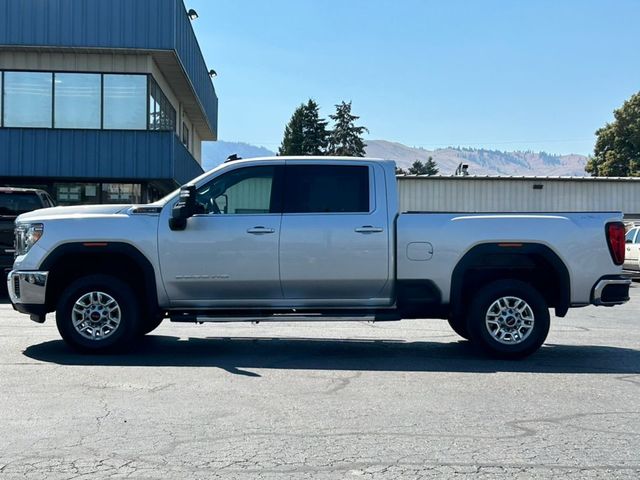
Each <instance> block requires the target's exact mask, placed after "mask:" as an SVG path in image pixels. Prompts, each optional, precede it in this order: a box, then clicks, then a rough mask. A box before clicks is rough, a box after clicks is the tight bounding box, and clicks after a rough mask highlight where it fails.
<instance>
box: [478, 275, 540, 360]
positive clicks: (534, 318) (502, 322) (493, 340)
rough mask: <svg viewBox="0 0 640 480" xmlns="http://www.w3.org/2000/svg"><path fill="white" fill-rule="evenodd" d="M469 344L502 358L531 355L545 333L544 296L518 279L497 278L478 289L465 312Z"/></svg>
mask: <svg viewBox="0 0 640 480" xmlns="http://www.w3.org/2000/svg"><path fill="white" fill-rule="evenodd" d="M467 331H468V332H469V339H470V340H471V342H472V343H474V344H475V345H477V346H478V347H480V348H482V349H483V350H484V351H486V352H487V353H489V354H491V355H494V356H498V357H502V358H522V357H526V356H527V355H531V354H532V353H534V352H535V351H536V350H538V349H539V348H540V346H541V345H542V344H543V343H544V341H545V339H546V338H547V334H548V333H549V308H548V306H547V303H546V301H545V299H544V297H543V296H542V295H541V294H540V293H539V292H538V291H537V290H536V289H535V288H534V287H532V286H531V285H529V284H528V283H525V282H522V281H519V280H499V281H496V282H493V283H490V284H489V285H487V286H486V287H484V288H482V289H481V290H479V291H478V293H477V294H476V295H475V297H474V298H473V300H472V302H471V306H470V308H469V311H468V314H467Z"/></svg>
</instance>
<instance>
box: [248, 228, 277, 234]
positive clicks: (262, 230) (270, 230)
mask: <svg viewBox="0 0 640 480" xmlns="http://www.w3.org/2000/svg"><path fill="white" fill-rule="evenodd" d="M275 231H276V230H275V229H274V228H267V227H261V226H260V227H253V228H248V229H247V233H251V234H253V235H264V234H265V233H275Z"/></svg>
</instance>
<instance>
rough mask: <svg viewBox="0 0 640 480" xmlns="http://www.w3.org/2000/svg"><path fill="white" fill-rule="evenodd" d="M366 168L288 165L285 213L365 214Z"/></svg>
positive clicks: (368, 203)
mask: <svg viewBox="0 0 640 480" xmlns="http://www.w3.org/2000/svg"><path fill="white" fill-rule="evenodd" d="M370 210H371V205H370V199H369V167H368V166H366V165H287V167H286V174H285V193H284V213H367V212H369V211H370Z"/></svg>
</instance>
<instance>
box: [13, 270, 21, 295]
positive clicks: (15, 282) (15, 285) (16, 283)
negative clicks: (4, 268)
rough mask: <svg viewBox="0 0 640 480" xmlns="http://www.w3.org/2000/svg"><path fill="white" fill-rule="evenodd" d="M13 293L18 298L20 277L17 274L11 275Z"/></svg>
mask: <svg viewBox="0 0 640 480" xmlns="http://www.w3.org/2000/svg"><path fill="white" fill-rule="evenodd" d="M13 294H14V295H15V296H16V298H18V299H19V298H20V277H19V276H18V275H16V276H15V277H13Z"/></svg>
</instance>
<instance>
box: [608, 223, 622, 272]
mask: <svg viewBox="0 0 640 480" xmlns="http://www.w3.org/2000/svg"><path fill="white" fill-rule="evenodd" d="M606 231H607V245H609V253H610V254H611V259H612V260H613V263H615V264H616V265H622V264H623V263H624V248H625V243H624V236H625V231H624V223H622V222H611V223H607V226H606Z"/></svg>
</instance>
